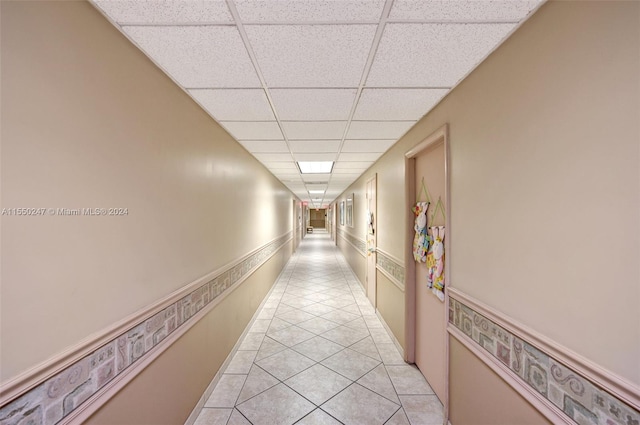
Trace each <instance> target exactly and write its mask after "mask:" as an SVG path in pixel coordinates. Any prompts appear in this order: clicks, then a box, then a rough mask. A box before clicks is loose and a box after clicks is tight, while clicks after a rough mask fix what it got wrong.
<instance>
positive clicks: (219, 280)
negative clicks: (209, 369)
mask: <svg viewBox="0 0 640 425" xmlns="http://www.w3.org/2000/svg"><path fill="white" fill-rule="evenodd" d="M290 237H291V235H290V234H287V235H283V236H281V237H280V238H278V239H276V240H274V241H272V242H270V243H269V244H267V245H265V246H264V247H262V248H261V249H259V250H258V251H256V252H254V253H253V254H252V255H250V256H249V257H247V258H245V259H244V260H243V261H242V262H240V263H239V264H237V265H235V266H233V267H231V268H229V269H227V270H225V271H224V272H222V273H221V274H219V275H218V276H216V277H215V278H214V279H212V280H210V281H209V282H207V283H205V284H204V285H202V286H201V287H199V288H198V289H196V290H194V291H193V292H191V293H190V294H188V295H186V296H185V297H183V298H181V299H180V300H178V301H176V302H175V303H173V304H171V305H170V306H169V307H167V308H165V309H164V310H162V311H160V312H159V313H157V314H155V315H153V316H152V317H150V318H148V319H146V320H145V321H143V322H142V323H140V324H138V325H137V326H134V327H133V328H131V329H129V330H128V331H127V332H125V333H124V334H121V335H120V336H118V337H117V338H115V339H114V340H112V341H110V342H108V343H107V344H105V345H103V346H102V347H100V348H99V349H97V350H95V351H94V352H93V353H91V354H89V355H87V356H86V357H84V358H82V359H80V360H78V361H77V362H75V363H73V364H72V365H71V366H69V367H67V368H66V369H65V370H63V371H62V372H60V373H58V374H57V375H55V376H53V377H51V378H49V379H47V380H46V381H45V382H43V383H41V384H40V385H38V386H36V387H35V388H33V389H32V390H30V391H28V392H27V393H25V394H23V395H22V396H20V397H18V398H16V399H15V400H13V401H12V402H10V403H8V404H6V405H5V406H2V407H1V408H0V425H22V424H29V425H53V424H56V423H58V422H59V421H60V420H62V419H63V418H64V417H66V416H67V415H69V413H71V412H72V411H73V410H75V409H76V408H77V407H78V406H79V405H80V404H82V403H83V402H84V401H86V400H87V399H88V398H89V397H91V396H92V395H93V394H95V393H96V392H97V391H98V390H99V389H100V388H102V387H103V386H104V385H105V384H107V383H108V382H109V381H111V380H112V379H113V378H114V377H116V376H117V375H118V374H120V373H122V372H123V371H124V370H125V369H126V368H128V367H129V366H131V365H132V364H133V363H135V362H136V361H138V360H140V359H141V358H142V357H143V356H144V355H145V354H147V353H148V352H149V350H151V349H152V348H153V347H155V346H156V345H158V344H159V343H160V342H161V341H162V340H163V339H165V338H166V337H167V336H168V335H169V334H171V333H172V332H173V331H175V330H176V329H177V328H178V327H180V326H181V325H183V324H184V323H186V322H187V321H188V320H189V319H190V318H191V317H193V316H194V315H195V314H196V313H197V312H199V311H200V310H202V309H203V308H204V307H205V306H206V305H207V304H209V303H210V302H212V301H213V300H214V299H216V298H217V297H219V296H220V295H221V294H223V293H224V292H225V291H226V290H227V289H228V288H230V287H231V286H232V285H233V284H235V283H236V282H238V281H239V280H240V279H241V278H243V277H245V276H246V275H247V274H249V273H252V272H253V271H255V270H256V269H257V267H258V266H259V265H260V264H261V263H262V262H263V261H264V260H266V259H267V258H268V257H269V256H271V254H273V253H274V252H275V251H277V250H278V249H279V248H280V247H281V246H282V245H284V244H285V242H286V241H288V240H289V238H290Z"/></svg>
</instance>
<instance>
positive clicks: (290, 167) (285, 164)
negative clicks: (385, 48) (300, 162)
mask: <svg viewBox="0 0 640 425" xmlns="http://www.w3.org/2000/svg"><path fill="white" fill-rule="evenodd" d="M260 162H262V163H263V164H264V166H265V167H267V168H268V169H269V170H271V171H272V172H275V171H283V172H286V171H288V172H291V173H299V172H300V171H299V170H298V167H297V166H296V164H295V162H293V158H292V159H291V160H290V161H260Z"/></svg>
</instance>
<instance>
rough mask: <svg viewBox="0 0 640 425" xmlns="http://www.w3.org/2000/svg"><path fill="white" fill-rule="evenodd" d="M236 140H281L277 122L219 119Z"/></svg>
mask: <svg viewBox="0 0 640 425" xmlns="http://www.w3.org/2000/svg"><path fill="white" fill-rule="evenodd" d="M220 124H222V126H223V127H224V128H226V129H227V131H229V133H231V135H232V136H233V137H235V138H236V139H237V140H282V132H281V131H280V127H278V123H277V122H237V121H220Z"/></svg>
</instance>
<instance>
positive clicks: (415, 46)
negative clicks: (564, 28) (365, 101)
mask: <svg viewBox="0 0 640 425" xmlns="http://www.w3.org/2000/svg"><path fill="white" fill-rule="evenodd" d="M514 27H515V24H387V26H386V27H385V30H384V33H383V35H382V40H381V42H380V46H379V47H378V51H377V53H376V57H375V59H374V61H373V65H372V67H371V72H370V73H369V77H368V79H367V86H368V87H452V86H454V85H455V84H456V83H457V82H458V81H459V80H460V79H461V78H462V77H464V76H465V75H466V74H467V73H468V72H470V71H471V70H472V69H473V68H475V66H476V65H478V64H479V63H480V61H482V60H483V59H484V58H485V56H487V54H488V53H489V52H490V51H492V50H493V49H494V48H495V46H496V45H498V44H499V43H500V42H501V41H502V40H503V39H504V38H505V37H506V36H507V35H508V34H509V32H510V31H511V30H512V29H513V28H514Z"/></svg>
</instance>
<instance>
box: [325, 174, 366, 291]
mask: <svg viewBox="0 0 640 425" xmlns="http://www.w3.org/2000/svg"><path fill="white" fill-rule="evenodd" d="M370 178H371V177H369V179H370ZM367 180H368V179H367ZM351 195H353V226H352V227H350V226H347V198H348V197H351ZM365 197H366V180H364V179H362V178H361V179H359V180H358V184H353V185H351V187H350V188H349V190H348V191H346V192H345V193H343V194H342V195H341V196H340V197H338V198H337V199H336V200H335V202H334V208H335V209H336V226H337V228H338V236H337V245H338V247H339V248H340V251H341V252H342V254H343V255H344V256H345V258H346V260H347V262H348V263H349V265H350V266H351V268H352V269H353V271H354V273H355V274H356V276H357V277H358V279H359V280H360V283H361V284H362V285H365V282H366V277H367V259H366V258H365V257H364V256H363V255H362V253H361V251H359V250H358V249H356V248H355V247H354V246H353V245H352V244H350V243H349V242H348V241H347V240H346V239H345V237H347V235H346V234H349V235H352V236H354V237H355V238H357V239H359V240H360V241H362V242H366V235H367V233H366V232H367V229H366V216H367V201H366V199H365ZM342 201H344V204H345V207H344V225H340V202H342ZM340 231H342V232H343V234H342V236H341V235H340ZM343 236H344V237H343Z"/></svg>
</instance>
